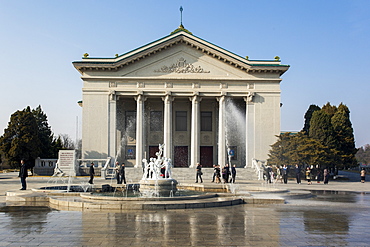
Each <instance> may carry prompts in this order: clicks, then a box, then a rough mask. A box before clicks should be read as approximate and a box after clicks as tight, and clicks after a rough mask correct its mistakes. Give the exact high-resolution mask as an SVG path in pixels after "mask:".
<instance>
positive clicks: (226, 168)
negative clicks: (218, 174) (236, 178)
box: [225, 164, 230, 183]
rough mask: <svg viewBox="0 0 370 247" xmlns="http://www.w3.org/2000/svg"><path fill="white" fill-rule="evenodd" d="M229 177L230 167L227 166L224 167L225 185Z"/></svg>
mask: <svg viewBox="0 0 370 247" xmlns="http://www.w3.org/2000/svg"><path fill="white" fill-rule="evenodd" d="M229 176H230V167H229V164H226V165H225V183H228V182H229Z"/></svg>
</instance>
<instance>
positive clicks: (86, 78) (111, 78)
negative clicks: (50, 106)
mask: <svg viewBox="0 0 370 247" xmlns="http://www.w3.org/2000/svg"><path fill="white" fill-rule="evenodd" d="M81 79H82V80H84V81H138V82H139V81H190V82H193V81H194V80H196V79H194V78H189V77H152V76H150V77H122V76H81ZM201 80H202V81H244V82H253V81H277V82H280V81H282V79H281V78H229V77H206V78H202V79H201ZM198 81H199V79H198Z"/></svg>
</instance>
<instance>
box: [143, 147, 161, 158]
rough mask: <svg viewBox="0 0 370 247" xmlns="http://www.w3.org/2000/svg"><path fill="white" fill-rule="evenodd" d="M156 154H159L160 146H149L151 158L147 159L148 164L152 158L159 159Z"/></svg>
mask: <svg viewBox="0 0 370 247" xmlns="http://www.w3.org/2000/svg"><path fill="white" fill-rule="evenodd" d="M156 152H159V147H158V146H149V157H145V158H146V159H148V162H149V159H150V158H157V156H156V155H155V153H156Z"/></svg>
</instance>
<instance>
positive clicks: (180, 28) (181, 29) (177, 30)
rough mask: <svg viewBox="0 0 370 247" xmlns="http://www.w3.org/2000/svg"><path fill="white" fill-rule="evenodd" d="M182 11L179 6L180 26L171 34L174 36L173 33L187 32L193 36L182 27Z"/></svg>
mask: <svg viewBox="0 0 370 247" xmlns="http://www.w3.org/2000/svg"><path fill="white" fill-rule="evenodd" d="M183 10H184V9H183V8H182V6H180V26H179V27H178V28H177V29H175V31H173V32H171V34H174V33H177V32H180V31H184V32H187V33H189V34H193V33H192V32H190V31H189V30H187V29H186V28H185V27H184V25H182V11H183Z"/></svg>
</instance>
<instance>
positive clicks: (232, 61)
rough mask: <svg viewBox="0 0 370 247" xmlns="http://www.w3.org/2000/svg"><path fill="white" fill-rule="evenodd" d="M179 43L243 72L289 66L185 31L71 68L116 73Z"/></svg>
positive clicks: (279, 70)
mask: <svg viewBox="0 0 370 247" xmlns="http://www.w3.org/2000/svg"><path fill="white" fill-rule="evenodd" d="M178 44H185V45H187V46H189V47H191V48H193V49H196V50H198V51H201V52H202V53H204V54H206V55H208V56H211V57H213V58H215V59H217V60H219V61H222V62H224V63H225V64H228V65H229V66H233V67H235V68H237V69H240V70H242V71H244V72H246V73H277V74H279V75H282V74H283V73H284V72H285V71H287V70H288V69H289V65H281V64H280V61H249V60H247V59H245V58H242V57H240V56H238V55H236V54H234V53H231V52H229V51H227V50H225V49H223V48H220V47H218V46H216V45H214V44H212V43H209V42H207V41H205V40H202V39H200V38H198V37H196V36H193V35H191V34H188V33H186V32H184V31H180V32H177V33H174V34H172V35H169V36H167V37H165V38H162V39H160V40H157V41H154V42H152V43H150V44H148V45H145V46H142V47H140V48H138V49H135V50H133V51H131V52H128V53H126V54H123V55H121V56H119V57H117V58H84V59H83V61H75V62H73V65H74V67H75V68H76V69H77V70H78V71H79V72H80V73H83V72H85V71H118V70H120V69H122V68H123V67H125V66H128V65H131V64H134V63H136V62H138V61H140V60H142V59H144V58H147V57H150V56H152V55H155V54H156V53H158V52H161V51H162V50H166V49H168V48H171V47H172V46H175V45H178Z"/></svg>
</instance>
